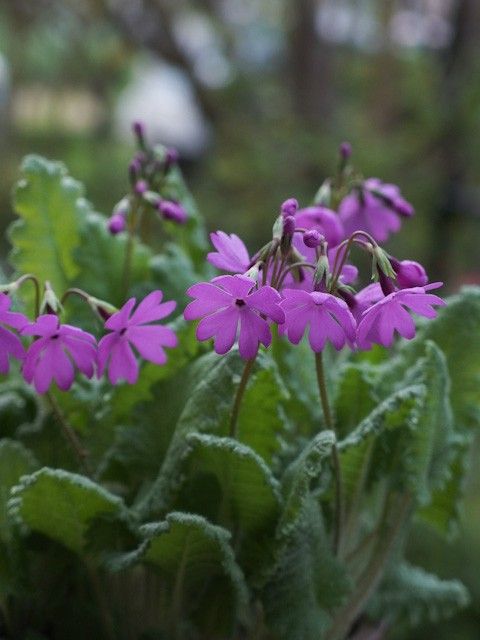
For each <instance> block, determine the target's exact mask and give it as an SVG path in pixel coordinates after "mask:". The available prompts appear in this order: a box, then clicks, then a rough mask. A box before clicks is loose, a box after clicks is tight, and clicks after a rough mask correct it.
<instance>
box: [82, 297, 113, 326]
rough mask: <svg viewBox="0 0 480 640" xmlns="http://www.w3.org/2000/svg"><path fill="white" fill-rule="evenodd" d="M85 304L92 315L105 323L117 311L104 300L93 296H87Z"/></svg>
mask: <svg viewBox="0 0 480 640" xmlns="http://www.w3.org/2000/svg"><path fill="white" fill-rule="evenodd" d="M87 302H88V304H89V305H90V307H91V309H92V310H93V311H94V313H95V314H96V315H97V316H98V317H99V318H100V319H101V320H102V321H103V322H106V321H107V320H108V319H109V318H110V317H111V316H113V314H114V313H116V312H117V311H118V309H117V308H116V307H114V306H113V304H110V303H109V302H106V301H105V300H99V299H98V298H94V297H93V296H88V298H87Z"/></svg>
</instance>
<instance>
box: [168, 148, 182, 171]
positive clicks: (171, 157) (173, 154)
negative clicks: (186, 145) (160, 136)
mask: <svg viewBox="0 0 480 640" xmlns="http://www.w3.org/2000/svg"><path fill="white" fill-rule="evenodd" d="M178 158H179V153H178V151H177V150H176V149H174V148H173V147H169V148H168V149H167V150H166V152H165V169H169V168H170V167H171V166H172V165H174V164H177V162H178Z"/></svg>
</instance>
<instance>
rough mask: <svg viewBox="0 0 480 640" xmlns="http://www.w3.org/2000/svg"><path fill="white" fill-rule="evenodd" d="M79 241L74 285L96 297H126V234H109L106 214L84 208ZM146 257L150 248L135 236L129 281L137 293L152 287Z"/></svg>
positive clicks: (117, 301) (119, 301)
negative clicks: (84, 212) (86, 210)
mask: <svg viewBox="0 0 480 640" xmlns="http://www.w3.org/2000/svg"><path fill="white" fill-rule="evenodd" d="M80 241H81V243H80V245H79V246H78V248H77V249H76V251H75V256H74V259H75V265H76V274H77V278H76V279H75V282H74V284H75V286H77V287H80V288H81V289H84V290H85V291H87V292H88V293H89V294H91V295H93V296H95V297H96V298H100V299H101V300H107V301H108V302H110V303H111V304H113V305H115V306H118V307H119V306H121V305H122V304H123V303H124V302H125V301H126V299H127V297H128V292H125V290H124V263H125V251H126V245H127V242H128V239H127V235H126V234H123V233H121V234H119V235H116V236H112V235H111V234H110V233H109V232H108V230H107V221H106V218H105V217H104V216H102V215H100V214H98V213H93V212H88V213H87V214H85V215H84V218H83V223H82V227H81V236H80ZM150 258H151V251H150V249H149V248H148V247H147V246H145V245H144V244H142V243H141V242H139V241H138V239H135V240H134V245H133V252H132V261H131V275H130V285H131V288H132V289H133V290H134V292H138V293H139V295H143V294H146V293H147V292H148V290H151V289H152V288H153V287H150V289H148V286H149V282H150V281H151V273H150V266H149V262H150ZM83 307H85V305H83ZM85 309H86V307H85ZM86 310H87V311H89V310H88V309H86Z"/></svg>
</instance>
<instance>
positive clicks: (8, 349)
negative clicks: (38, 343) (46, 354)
mask: <svg viewBox="0 0 480 640" xmlns="http://www.w3.org/2000/svg"><path fill="white" fill-rule="evenodd" d="M11 305H12V301H11V299H10V298H9V297H8V295H7V294H5V293H0V373H8V372H9V370H10V358H11V357H13V358H18V359H19V360H23V358H24V357H25V349H24V348H23V345H22V343H21V342H20V338H19V337H18V336H16V335H15V334H14V333H13V332H12V331H9V330H8V329H7V328H6V327H12V328H13V329H22V328H23V327H24V326H25V325H27V324H28V319H27V318H26V317H25V316H24V315H23V314H22V313H15V312H13V311H10V307H11Z"/></svg>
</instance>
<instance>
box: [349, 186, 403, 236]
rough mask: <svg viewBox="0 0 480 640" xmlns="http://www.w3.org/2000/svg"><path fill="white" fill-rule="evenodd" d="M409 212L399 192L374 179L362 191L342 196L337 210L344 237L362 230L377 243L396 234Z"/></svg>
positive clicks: (393, 187)
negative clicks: (403, 218) (402, 218)
mask: <svg viewBox="0 0 480 640" xmlns="http://www.w3.org/2000/svg"><path fill="white" fill-rule="evenodd" d="M413 213H414V211H413V207H412V206H411V204H410V203H409V202H407V201H406V200H405V199H404V198H402V196H401V195H400V189H399V188H398V187H397V186H396V185H393V184H384V183H383V182H382V181H381V180H378V178H369V179H368V180H366V181H365V183H364V185H363V188H362V189H361V190H359V191H357V192H354V193H351V194H349V195H348V196H346V197H345V198H344V199H343V200H342V202H341V203H340V206H339V209H338V214H339V216H340V219H341V221H342V222H343V226H344V229H345V233H346V234H347V235H351V234H352V233H353V232H354V231H366V232H367V233H370V234H371V235H372V236H373V238H374V239H375V240H377V241H378V242H385V240H387V239H388V237H389V236H390V234H391V233H394V232H396V231H399V229H400V226H401V217H411V216H412V215H413Z"/></svg>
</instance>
